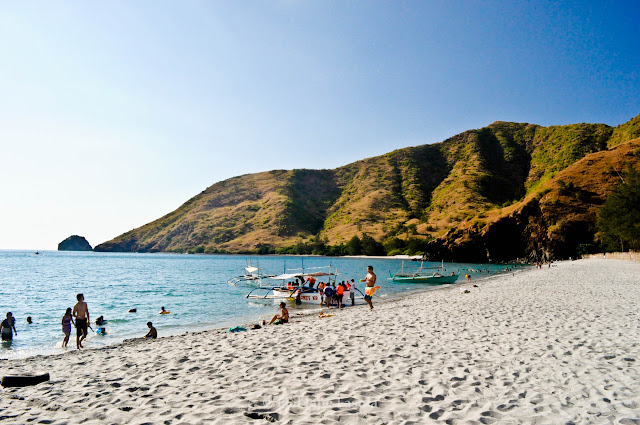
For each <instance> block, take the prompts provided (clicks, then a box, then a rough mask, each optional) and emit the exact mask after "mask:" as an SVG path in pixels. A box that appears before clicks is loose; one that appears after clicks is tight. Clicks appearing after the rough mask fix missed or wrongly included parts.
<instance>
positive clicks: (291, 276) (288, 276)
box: [271, 272, 336, 280]
mask: <svg viewBox="0 0 640 425" xmlns="http://www.w3.org/2000/svg"><path fill="white" fill-rule="evenodd" d="M320 276H336V274H335V273H325V272H313V273H284V274H279V275H278V276H273V277H272V278H271V279H274V280H289V279H295V278H297V277H320Z"/></svg>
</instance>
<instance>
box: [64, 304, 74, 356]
mask: <svg viewBox="0 0 640 425" xmlns="http://www.w3.org/2000/svg"><path fill="white" fill-rule="evenodd" d="M72 323H73V316H72V315H71V307H69V308H68V309H67V312H66V313H65V314H64V316H62V332H63V333H64V340H63V341H62V348H67V343H68V342H69V335H71V324H72ZM75 325H76V324H75V323H73V326H75Z"/></svg>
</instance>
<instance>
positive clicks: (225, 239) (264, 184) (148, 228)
mask: <svg viewBox="0 0 640 425" xmlns="http://www.w3.org/2000/svg"><path fill="white" fill-rule="evenodd" d="M634 136H635V137H640V115H638V116H637V117H635V118H633V119H631V120H630V121H628V122H627V123H624V124H621V125H619V126H617V127H610V126H607V125H605V124H589V123H580V124H570V125H565V126H549V127H543V126H539V125H536V124H529V123H511V122H504V121H496V122H494V123H492V124H490V125H488V126H486V127H483V128H480V129H474V130H467V131H465V132H462V133H459V134H457V135H454V136H452V137H450V138H448V139H446V140H444V141H443V142H440V143H434V144H428V145H420V146H413V147H408V148H403V149H396V150H394V151H392V152H389V153H386V154H383V155H379V156H375V157H371V158H365V159H362V160H359V161H355V162H353V163H351V164H347V165H344V166H342V167H338V168H335V169H331V170H326V169H325V170H310V169H296V170H272V171H265V172H261V173H256V174H245V175H243V176H237V177H233V178H230V179H227V180H224V181H221V182H217V183H215V184H213V185H211V186H209V187H208V188H207V189H205V190H204V191H202V192H201V193H200V194H198V195H196V196H194V197H193V198H191V199H189V200H188V201H187V202H185V203H184V204H183V205H181V206H180V207H179V208H177V209H176V210H175V211H172V212H171V213H169V214H166V215H164V216H163V217H161V218H159V219H157V220H154V221H152V222H151V223H148V224H146V225H144V226H141V227H139V228H137V229H133V230H131V231H129V232H126V233H124V234H122V235H120V236H118V237H116V238H114V239H113V240H111V241H108V242H105V243H103V244H100V245H98V246H97V247H96V248H95V250H96V251H127V252H129V251H136V252H237V253H240V252H261V253H270V252H277V251H278V250H280V251H282V250H286V248H287V247H292V246H295V245H298V246H299V245H300V244H303V245H304V244H316V245H318V244H321V245H326V246H344V245H346V244H347V243H348V242H349V241H350V240H351V239H352V238H353V237H354V236H359V237H362V235H368V236H371V237H373V239H375V240H376V241H378V242H379V243H384V244H385V246H387V248H388V247H391V246H401V245H402V244H403V243H404V245H406V244H407V243H409V242H410V241H411V240H414V239H415V240H416V241H417V242H416V243H417V246H419V247H420V250H421V251H422V252H424V253H426V254H429V255H432V256H439V257H446V258H455V259H459V260H467V259H474V260H487V259H489V260H508V259H509V258H506V257H508V255H505V254H502V253H501V254H493V255H491V253H490V252H484V253H483V252H481V251H479V250H478V249H471V245H470V244H476V245H477V246H483V245H482V244H483V243H485V242H486V241H485V239H487V238H489V239H487V240H492V239H490V238H491V237H493V236H491V235H492V234H494V233H495V232H496V229H497V228H498V227H493V233H492V232H491V231H489V230H488V229H489V227H491V226H494V225H495V226H500V225H504V223H505V222H504V221H503V220H504V217H503V216H502V215H500V211H502V210H504V209H505V208H509V207H513V208H515V209H517V208H518V206H521V207H522V208H521V209H520V210H519V211H520V212H519V214H520V215H521V216H522V217H524V216H525V215H527V214H528V215H527V217H534V216H535V214H534V213H535V211H537V210H535V208H533V206H532V205H528V204H522V202H523V201H525V200H527V199H533V198H535V197H536V196H537V194H539V193H541V192H543V191H553V190H555V189H554V188H556V184H557V180H558V179H559V177H557V176H558V175H560V174H561V173H562V172H563V171H564V170H567V169H569V168H570V167H572V166H574V165H575V164H577V163H579V162H580V161H581V160H582V159H584V158H585V157H587V156H589V155H592V154H594V153H599V152H609V151H611V152H612V155H614V156H621V157H623V158H626V159H627V160H628V162H630V163H632V164H637V157H638V155H637V153H635V154H632V155H631V157H628V153H629V152H628V149H631V151H633V149H634V148H633V149H632V148H628V149H627V148H625V149H622V150H620V149H618V146H621V145H625V143H631V144H632V145H633V146H635V145H634V143H635V142H633V141H631V142H629V140H623V139H625V138H626V137H631V138H633V137H634ZM623 151H624V152H623ZM606 157H607V159H606V161H608V162H612V161H613V160H612V159H611V158H609V157H608V156H606ZM598 158H599V157H598ZM597 160H598V161H600V160H602V161H605V159H604V156H603V158H601V159H597ZM574 177H575V176H574ZM570 180H571V182H572V185H573V186H572V187H574V188H575V187H581V181H580V179H577V178H573V177H572V179H570ZM602 181H603V182H605V185H606V187H605V188H603V190H604V191H605V192H606V191H607V190H609V191H610V189H611V188H612V187H613V185H614V184H615V181H614V180H611V179H608V178H603V180H602ZM565 183H566V182H565ZM602 196H603V195H601V194H599V195H598V197H596V198H593V199H591V198H584V200H578V201H577V202H578V203H579V204H580V205H582V204H583V203H586V204H588V203H589V202H591V201H593V202H595V201H594V200H596V201H597V203H596V204H595V205H596V207H597V205H601V202H602ZM590 199H591V200H590ZM527 205H528V206H527ZM545 205H546V204H545ZM545 208H546V209H547V210H549V208H551V207H550V206H548V205H547V206H545ZM558 208H560V207H558ZM585 208H587V207H585ZM596 209H597V208H596ZM527 211H528V213H527ZM523 214H524V215H523ZM536 214H538V213H536ZM576 214H577V213H576ZM538 216H540V217H543V218H544V217H546V216H545V215H544V214H542V215H539V214H538ZM592 216H593V214H592V213H590V215H589V217H592ZM576 217H577V216H576ZM494 218H495V223H494V221H492V220H494ZM523 219H524V218H523ZM474 220H475V222H474ZM501 220H502V221H501ZM581 220H582V221H583V219H582V218H581V219H580V220H579V221H580V222H582V221H581ZM569 221H570V220H569ZM471 222H474V223H475V224H474V226H472V227H470V225H469V223H471ZM480 222H482V225H479V224H478V223H480ZM499 223H503V224H499ZM545 223H547V222H546V221H544V220H542V222H541V223H540V226H542V227H545V226H546V227H545V229H546V232H547V233H546V236H545V235H543V233H544V232H542V228H541V229H540V231H539V232H537V233H536V232H533V233H532V232H526V231H524V229H520V231H521V232H524V233H522V235H523V238H525V239H526V240H527V242H526V243H524V244H520V245H522V246H523V247H524V248H523V249H516V250H512V251H513V252H514V254H515V253H517V254H518V256H519V257H530V258H540V257H551V256H558V255H562V256H568V255H569V253H573V254H575V252H576V250H577V248H578V245H582V244H585V243H587V242H584V240H583V239H584V238H581V239H580V238H578V239H580V243H577V242H576V243H569V244H568V245H570V247H568V246H565V245H566V244H565V245H562V244H561V245H562V247H559V246H558V245H557V244H555V242H554V241H555V240H559V239H562V237H563V236H562V235H561V234H559V233H557V230H558V228H552V229H551V230H550V229H549V228H548V227H549V226H552V224H545ZM554 224H555V223H554ZM487 226H489V227H487ZM516 227H518V226H516ZM583 227H584V226H583ZM518 228H519V227H518ZM568 228H570V226H569V227H568ZM585 228H586V229H588V232H589V234H590V235H592V234H595V233H594V232H595V230H594V227H593V226H591V225H588V226H586V227H585ZM472 229H475V230H472ZM464 232H467V233H464ZM549 232H550V233H549ZM554 232H555V233H554ZM560 233H562V232H560ZM465 234H466V235H467V236H464V235H465ZM471 234H473V237H471V236H470V235H471ZM561 236H562V237H561ZM570 239H571V238H570ZM575 239H576V238H572V240H575ZM587 239H588V238H587ZM591 239H592V242H593V237H591ZM465 241H466V242H465ZM512 244H515V245H518V244H517V243H515V242H512ZM491 246H493V245H491ZM463 247H464V248H463ZM387 251H390V249H387ZM485 251H486V249H485ZM493 251H494V253H497V252H498V251H500V250H495V249H494V250H493ZM505 251H506V252H509V250H508V249H507V250H505ZM467 256H468V257H469V258H467ZM513 258H515V256H514V257H513Z"/></svg>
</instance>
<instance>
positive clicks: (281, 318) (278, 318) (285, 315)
mask: <svg viewBox="0 0 640 425" xmlns="http://www.w3.org/2000/svg"><path fill="white" fill-rule="evenodd" d="M288 321H289V310H287V305H286V304H285V303H280V315H277V314H276V315H275V316H273V319H271V321H270V322H269V324H270V325H271V324H272V323H275V324H276V325H282V324H283V323H287V322H288Z"/></svg>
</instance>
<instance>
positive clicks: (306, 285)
mask: <svg viewBox="0 0 640 425" xmlns="http://www.w3.org/2000/svg"><path fill="white" fill-rule="evenodd" d="M319 269H329V270H328V272H327V271H321V270H319ZM337 276H338V270H337V269H335V270H333V268H332V267H331V266H329V267H315V268H312V269H306V270H304V269H302V271H300V272H293V273H291V272H290V273H283V274H280V275H278V276H271V277H270V278H269V280H271V281H280V283H279V284H276V285H265V284H264V282H263V284H262V285H261V286H260V287H259V288H255V289H253V290H252V291H251V292H249V293H248V294H247V296H246V298H249V299H252V300H287V299H288V300H295V299H296V297H297V296H298V293H299V295H300V301H301V302H303V303H308V304H320V300H321V299H322V296H321V294H320V292H319V291H318V287H317V285H316V282H317V281H319V280H320V279H322V280H323V281H324V280H325V279H326V283H328V284H331V282H332V281H333V283H334V284H335V283H336V278H337ZM318 283H319V282H318ZM350 295H351V293H350V291H345V292H344V295H343V300H345V301H346V300H348V299H350ZM356 297H357V298H362V295H360V296H358V295H357V294H356Z"/></svg>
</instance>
